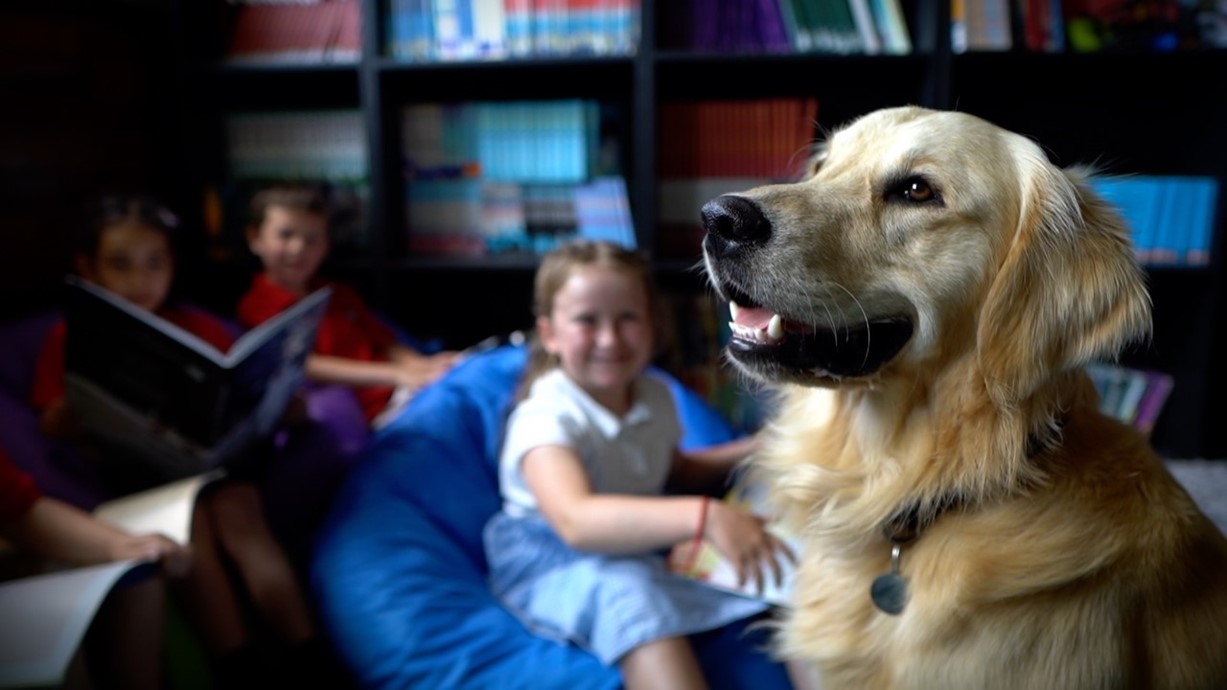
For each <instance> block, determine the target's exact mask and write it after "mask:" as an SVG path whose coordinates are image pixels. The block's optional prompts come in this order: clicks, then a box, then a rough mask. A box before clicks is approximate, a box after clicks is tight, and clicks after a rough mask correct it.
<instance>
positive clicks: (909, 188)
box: [903, 180, 933, 201]
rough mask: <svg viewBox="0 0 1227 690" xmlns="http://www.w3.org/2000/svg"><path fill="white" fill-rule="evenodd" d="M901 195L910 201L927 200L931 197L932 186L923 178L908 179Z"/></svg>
mask: <svg viewBox="0 0 1227 690" xmlns="http://www.w3.org/2000/svg"><path fill="white" fill-rule="evenodd" d="M903 195H904V196H906V197H907V198H908V199H911V200H912V201H928V200H929V199H932V198H933V188H932V187H930V186H929V183H928V182H925V181H924V180H908V181H907V182H906V183H904V190H903Z"/></svg>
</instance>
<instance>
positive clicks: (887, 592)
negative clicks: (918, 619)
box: [869, 542, 907, 616]
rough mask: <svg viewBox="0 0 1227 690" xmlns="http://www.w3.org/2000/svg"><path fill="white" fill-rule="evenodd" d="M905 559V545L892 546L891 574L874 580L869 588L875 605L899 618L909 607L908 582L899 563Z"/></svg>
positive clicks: (896, 543) (896, 544) (893, 544)
mask: <svg viewBox="0 0 1227 690" xmlns="http://www.w3.org/2000/svg"><path fill="white" fill-rule="evenodd" d="M902 558H903V545H902V544H900V543H899V542H894V543H892V544H891V545H890V572H889V573H885V574H883V575H879V576H877V577H875V578H874V579H873V585H872V586H870V587H869V596H870V598H872V599H873V605H874V606H876V607H878V609H879V610H881V611H882V612H883V613H889V614H890V615H892V616H897V615H899V614H900V613H902V612H903V607H904V606H905V605H907V580H904V579H903V576H902V575H900V574H899V561H900V560H902Z"/></svg>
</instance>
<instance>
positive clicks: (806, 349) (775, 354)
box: [727, 316, 914, 379]
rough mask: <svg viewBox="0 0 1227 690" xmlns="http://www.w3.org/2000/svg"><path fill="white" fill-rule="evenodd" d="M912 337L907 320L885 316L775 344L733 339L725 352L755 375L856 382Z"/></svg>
mask: <svg viewBox="0 0 1227 690" xmlns="http://www.w3.org/2000/svg"><path fill="white" fill-rule="evenodd" d="M913 331H914V327H913V325H912V319H911V318H910V317H907V316H888V317H883V318H879V319H871V320H868V321H866V322H864V323H861V324H856V325H849V326H841V327H839V328H836V329H825V328H818V329H816V330H814V331H812V332H806V333H798V332H794V331H786V332H785V334H784V337H783V338H782V339H781V340H780V341H778V342H775V343H760V342H756V341H751V340H747V339H744V338H736V337H734V338H733V339H731V340H730V341H729V344H728V348H727V350H728V353H729V356H731V357H732V358H733V359H735V360H737V361H739V362H741V363H743V364H746V365H750V366H752V367H754V368H755V369H759V370H770V371H776V370H780V369H783V370H785V371H787V372H791V373H793V374H803V375H805V376H811V375H812V376H817V377H819V378H834V379H842V378H859V377H864V376H869V375H871V374H873V373H875V372H877V371H878V370H879V369H881V368H882V367H883V366H885V365H886V363H887V362H890V361H891V360H892V359H894V358H895V356H896V355H898V354H899V352H900V351H901V350H902V349H903V347H904V346H905V345H907V343H908V341H909V340H911V338H912V333H913Z"/></svg>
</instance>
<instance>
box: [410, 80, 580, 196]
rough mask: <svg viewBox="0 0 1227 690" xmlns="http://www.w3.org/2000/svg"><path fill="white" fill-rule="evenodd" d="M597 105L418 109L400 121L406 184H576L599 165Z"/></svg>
mask: <svg viewBox="0 0 1227 690" xmlns="http://www.w3.org/2000/svg"><path fill="white" fill-rule="evenodd" d="M600 118H601V111H600V105H599V104H598V103H597V102H596V101H590V100H580V99H568V100H559V101H506V102H472V103H455V104H444V103H422V104H415V105H410V106H406V107H405V108H404V109H403V110H402V117H401V135H402V146H401V152H402V154H403V157H404V166H405V174H406V176H407V177H408V178H409V179H423V178H427V179H428V178H432V177H455V176H456V175H457V174H462V173H464V171H466V170H471V173H472V174H474V175H477V176H479V177H481V178H483V179H486V180H491V181H500V182H521V183H547V184H558V183H576V182H582V181H585V180H587V179H588V178H589V177H591V175H592V174H593V172H594V171H595V170H596V169H597V168H598V166H600V165H601V164H602V163H601V140H600V127H601V123H600Z"/></svg>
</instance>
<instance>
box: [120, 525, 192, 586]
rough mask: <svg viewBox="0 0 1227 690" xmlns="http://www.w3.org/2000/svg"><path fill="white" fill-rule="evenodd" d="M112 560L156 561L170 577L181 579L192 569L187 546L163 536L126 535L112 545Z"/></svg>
mask: <svg viewBox="0 0 1227 690" xmlns="http://www.w3.org/2000/svg"><path fill="white" fill-rule="evenodd" d="M110 555H111V559H112V560H115V561H120V560H127V559H129V558H133V559H150V560H156V561H158V562H159V563H160V564H161V565H162V570H163V572H165V573H166V575H167V576H168V577H171V578H180V577H183V576H184V575H187V573H188V570H190V569H191V567H192V552H191V549H189V548H188V547H186V546H182V545H180V544H177V543H175V542H174V541H173V540H172V539H170V538H168V537H166V536H163V535H161V534H140V535H124V536H122V537H119V538H117V539H116V540H115V541H114V543H113V544H112V545H111V549H110Z"/></svg>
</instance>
